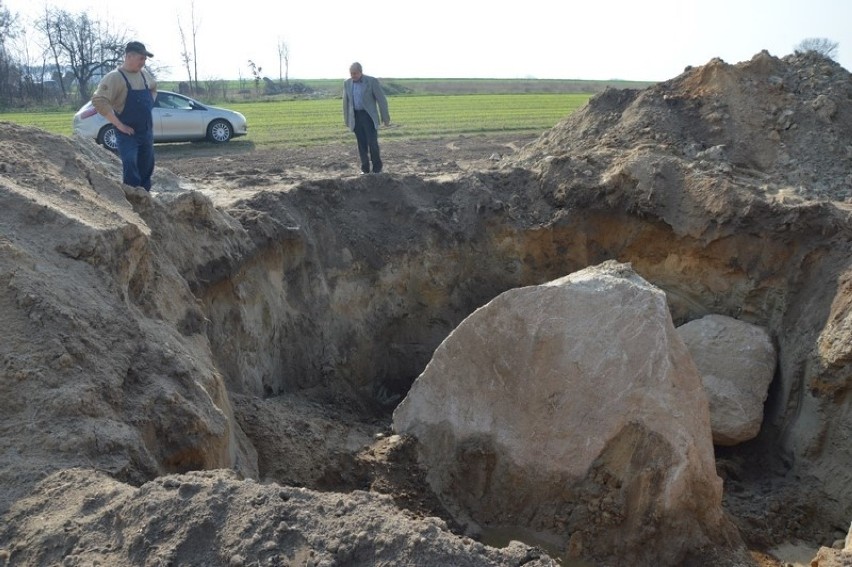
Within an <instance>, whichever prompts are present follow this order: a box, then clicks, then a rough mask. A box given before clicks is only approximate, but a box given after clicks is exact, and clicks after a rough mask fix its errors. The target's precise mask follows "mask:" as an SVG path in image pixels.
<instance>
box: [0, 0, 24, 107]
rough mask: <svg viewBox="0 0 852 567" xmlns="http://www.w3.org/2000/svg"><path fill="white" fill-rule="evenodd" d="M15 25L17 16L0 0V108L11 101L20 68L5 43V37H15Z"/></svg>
mask: <svg viewBox="0 0 852 567" xmlns="http://www.w3.org/2000/svg"><path fill="white" fill-rule="evenodd" d="M16 26H17V16H16V15H14V14H12V13H11V12H10V11H9V9H8V8H6V7H5V6H3V0H0V108H4V107H6V106H8V105H9V104H10V103H11V101H12V95H13V93H14V90H15V84H16V83H17V82H18V80H19V78H20V69H18V66H17V65H16V64H15V62H14V61H13V60H12V56H11V54H10V53H9V50H8V46H7V45H6V40H7V39H10V38H13V37H15V35H16V33H17V27H16Z"/></svg>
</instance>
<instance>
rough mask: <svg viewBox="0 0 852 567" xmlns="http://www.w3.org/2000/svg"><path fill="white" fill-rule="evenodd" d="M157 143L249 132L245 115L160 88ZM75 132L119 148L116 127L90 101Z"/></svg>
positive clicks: (214, 138) (77, 119)
mask: <svg viewBox="0 0 852 567" xmlns="http://www.w3.org/2000/svg"><path fill="white" fill-rule="evenodd" d="M152 114H153V119H154V141H155V142H192V141H197V140H209V141H211V142H213V143H217V144H221V143H224V142H227V141H228V140H230V139H231V138H234V137H236V136H245V135H246V134H248V126H247V125H246V117H245V116H243V115H242V114H241V113H239V112H235V111H233V110H228V109H226V108H219V107H217V106H208V105H206V104H201V103H200V102H198V101H197V100H195V99H191V98H189V97H188V96H184V95H182V94H178V93H173V92H171V91H158V92H157V100H156V101H154V110H153V112H152ZM73 126H74V133H75V134H77V135H80V136H85V137H87V138H94V139H95V140H96V141H97V143H99V144H101V145H103V146H104V147H106V148H108V149H110V150H112V151H118V142H117V139H116V137H117V135H118V134H117V131H116V129H115V126H113V125H112V124H110V123H109V122H107V120H106V118H104V117H103V116H101V115H100V114H98V112H97V111H96V110H95V107H94V106H92V103H91V102H87V103H86V104H85V105H84V106H83V108H81V109H80V110H78V111H77V113H76V114H75V115H74V122H73Z"/></svg>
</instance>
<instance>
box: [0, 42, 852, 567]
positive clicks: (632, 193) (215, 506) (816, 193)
mask: <svg viewBox="0 0 852 567" xmlns="http://www.w3.org/2000/svg"><path fill="white" fill-rule="evenodd" d="M527 142H529V143H527ZM525 143H526V145H524V144H525ZM516 148H522V149H521V150H520V151H518V152H517V153H513V151H514V149H516ZM383 150H385V152H384V153H385V156H386V158H387V162H388V171H389V172H390V173H389V174H386V175H383V176H371V177H369V178H366V179H365V178H359V176H357V175H355V173H357V172H356V170H355V169H354V164H355V163H356V160H355V159H354V142H353V144H352V147H348V146H347V147H326V148H316V149H303V150H293V151H286V152H281V151H269V152H249V153H247V154H228V153H227V152H223V150H222V149H221V148H219V149H217V148H208V147H203V146H201V147H199V146H189V145H176V146H167V147H162V148H160V149H159V150H158V164H159V167H158V169H157V171H156V173H155V183H156V185H155V192H154V194H153V195H148V194H144V193H142V192H139V191H136V190H133V189H130V188H124V187H122V186H121V185H120V184H119V183H117V182H116V179H119V178H120V175H119V174H118V169H117V161H116V159H115V157H114V156H112V155H111V154H108V153H106V152H103V151H102V150H101V149H99V148H97V147H95V146H94V145H93V144H91V142H87V141H83V140H70V139H67V138H62V137H57V136H50V135H47V134H45V133H43V132H40V131H38V130H34V129H27V128H20V127H15V126H13V125H7V124H4V125H3V128H2V129H0V283H2V285H0V310H2V313H3V326H2V328H0V370H2V373H1V374H0V433H2V435H0V455H3V458H2V459H0V513H2V514H3V520H2V521H0V565H4V566H5V565H39V564H43V563H54V562H55V563H59V562H65V563H67V564H70V565H73V564H84V563H87V562H95V561H99V562H101V563H113V564H120V563H127V564H132V563H134V562H142V561H144V560H145V558H150V559H151V561H152V562H153V561H161V562H163V563H165V562H169V561H171V562H173V563H174V564H202V563H203V564H212V565H218V564H221V565H228V564H231V565H241V564H245V565H251V564H258V563H259V562H261V561H265V562H266V564H285V563H287V562H290V563H292V562H294V561H295V562H300V563H306V564H314V565H319V564H328V565H332V564H340V563H347V562H349V563H352V562H361V563H367V564H369V563H376V564H378V563H381V562H382V561H386V562H398V563H404V562H406V561H408V562H410V563H415V564H418V565H430V564H435V565H438V564H457V565H519V564H531V565H534V564H536V562H537V561H540V562H541V563H540V564H547V562H549V561H551V560H550V559H548V558H546V557H544V556H543V555H542V554H541V553H540V552H539V551H536V550H535V549H534V548H532V547H529V546H525V545H520V544H513V545H512V546H510V547H508V548H506V549H503V550H496V549H493V548H490V547H488V546H484V545H481V544H480V543H477V542H474V541H472V540H470V539H465V538H464V537H463V536H461V535H459V534H461V533H464V531H465V530H467V533H468V535H470V536H476V537H479V536H480V534H479V533H478V532H477V530H476V529H475V528H474V527H472V526H465V525H460V524H457V523H455V522H454V520H453V519H452V518H450V517H448V516H447V515H446V512H445V510H444V507H443V506H442V504H441V503H440V502H439V501H437V499H436V498H435V496H434V495H433V494H431V492H429V491H428V490H427V489H426V488H425V484H424V483H423V482H422V473H423V471H422V470H420V469H419V468H418V466H417V463H416V453H417V451H416V447H412V446H411V445H410V444H409V441H406V440H402V439H398V438H394V437H392V436H389V431H388V425H389V411H390V410H392V409H393V407H394V406H395V404H396V403H398V402H399V400H400V399H401V397H402V396H404V395H405V392H406V388H407V387H408V386H410V384H411V383H412V382H413V380H414V379H415V378H416V376H417V375H418V374H419V372H420V371H422V369H423V368H424V367H425V365H426V363H427V362H428V360H429V358H430V356H431V353H432V352H433V351H434V349H435V348H436V347H437V345H438V344H439V343H440V342H441V341H442V340H443V338H444V337H446V336H447V335H448V334H449V333H450V332H451V331H452V330H453V329H454V328H455V327H456V325H457V324H458V323H459V322H460V321H461V320H463V319H464V317H466V316H467V315H468V314H470V313H471V312H472V311H473V310H474V309H476V308H477V307H479V306H481V305H484V304H485V303H487V301H489V300H490V299H492V298H493V297H495V296H497V295H498V294H499V293H501V292H503V291H505V290H507V289H511V288H514V287H519V286H524V285H530V284H537V283H543V282H547V281H550V280H553V279H556V278H558V277H562V276H564V275H566V274H569V273H572V272H575V271H577V270H579V269H581V268H583V267H586V266H589V265H594V264H599V263H601V262H603V261H606V260H610V259H615V260H618V261H621V262H630V263H631V264H632V266H633V268H634V269H635V270H636V272H637V273H639V274H640V275H641V276H642V277H643V278H645V279H646V280H647V281H649V282H651V283H653V284H654V285H656V286H658V287H660V288H661V289H663V290H665V292H666V295H667V300H668V302H669V309H670V311H671V313H672V315H673V318H674V319H675V321H676V323H677V324H680V323H684V322H686V321H689V320H692V319H696V318H699V317H702V316H704V315H707V314H710V313H718V314H722V315H727V316H730V317H735V318H737V319H741V320H744V321H747V322H750V323H754V324H757V325H760V326H762V327H765V328H767V329H769V332H770V334H771V335H772V337H773V341H775V342H776V343H777V346H778V352H779V364H778V371H777V373H776V377H775V379H774V381H773V384H772V386H771V389H770V396H769V399H768V401H767V404H766V408H765V409H766V411H765V420H764V424H763V427H762V428H761V433H760V435H759V436H758V438H757V439H755V440H754V441H752V442H749V443H747V444H745V445H743V446H738V447H733V448H726V449H724V450H719V449H717V468H718V471H719V474H720V475H721V476H722V477H723V478H724V480H725V496H724V498H725V505H726V507H727V510H728V511H729V512H730V513H731V515H732V517H733V519H734V520H735V521H736V523H737V525H738V526H739V528H740V530H741V531H742V532H743V535H744V537H745V539H746V540H747V541H748V542H749V543H750V544H751V545H752V546H753V547H757V548H761V549H770V548H772V547H773V546H775V545H777V544H779V543H782V542H785V541H791V540H797V541H804V542H806V543H808V544H810V545H812V547H814V548H816V547H818V546H819V545H826V544H827V545H830V544H831V543H832V542H833V541H834V540H835V539H840V538H842V537H843V536H844V535H845V533H846V530H847V527H848V523H849V519H850V517H852V497H850V493H849V487H850V486H852V472H850V471H852V443H850V442H849V441H850V439H849V433H848V432H849V431H852V412H849V411H848V407H849V399H850V396H849V390H850V375H852V374H851V373H852V370H850V369H852V340H850V333H851V332H852V252H850V251H852V219H850V215H851V214H852V213H850V211H852V201H850V199H852V192H850V191H852V180H850V178H849V176H850V173H849V164H850V159H852V81H850V76H849V73H848V72H847V71H846V70H844V69H842V68H841V67H839V66H837V65H836V64H834V63H833V62H831V61H829V60H827V59H824V58H820V57H818V56H815V55H812V54H806V55H795V56H790V57H786V58H784V59H777V58H774V57H771V56H769V55H768V54H766V53H761V54H758V55H756V56H755V57H754V58H753V59H752V60H751V61H748V62H745V63H741V64H737V65H728V64H725V63H724V62H721V61H716V60H714V61H711V62H710V63H708V64H707V65H705V66H702V67H698V68H694V69H688V70H687V71H685V72H684V73H683V74H682V75H680V76H678V77H676V78H674V79H672V80H671V81H667V82H665V83H660V84H658V85H655V86H654V87H651V88H649V89H646V90H643V91H607V92H605V93H603V94H601V95H598V96H596V97H595V98H593V99H592V100H591V101H590V103H589V104H588V105H587V107H585V108H584V109H581V110H580V111H578V112H576V113H575V114H573V115H571V116H570V117H568V118H566V120H565V121H563V122H562V123H560V124H559V125H557V126H556V127H555V128H554V129H552V130H551V131H549V132H547V133H546V134H545V135H543V136H542V137H541V138H539V139H537V140H533V141H531V140H517V139H512V138H507V137H501V138H499V139H483V138H476V137H468V138H459V139H454V140H440V141H437V140H435V141H417V142H399V143H395V142H393V141H390V140H389V141H388V142H386V143H385V144H384V146H383ZM502 156H505V157H502ZM501 157H502V159H500V158H501ZM350 171H351V173H352V175H349V173H350ZM201 469H217V470H208V471H207V472H197V471H200V470H201ZM219 469H221V470H219ZM224 469H228V470H230V471H236V472H227V471H226V470H224ZM251 479H254V480H251ZM297 487H298V488H297ZM381 494H385V495H386V496H381ZM509 497H510V496H509ZM434 517H441V520H435V519H434ZM210 534H214V535H212V536H211V535H210ZM198 542H204V543H205V544H207V545H206V546H205V547H204V548H203V549H201V548H199V546H198ZM561 551H564V550H556V553H560V552H561ZM712 553H713V552H712V550H710V551H708V557H711V556H712ZM708 557H704V558H703V559H704V560H705V561H704V563H703V564H712V561H709V559H708ZM761 557H763V556H761ZM196 558H201V559H198V562H197V563H193V562H195V561H196ZM309 559H310V561H309ZM302 560H304V561H302ZM766 561H770V559H766ZM276 562H277V563H276ZM696 564H702V563H700V562H699V563H696Z"/></svg>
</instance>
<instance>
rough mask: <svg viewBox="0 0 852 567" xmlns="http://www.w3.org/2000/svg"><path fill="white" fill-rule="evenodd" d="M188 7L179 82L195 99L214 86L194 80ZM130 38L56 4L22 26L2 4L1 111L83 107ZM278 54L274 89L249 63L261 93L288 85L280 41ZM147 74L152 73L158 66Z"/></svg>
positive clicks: (193, 32)
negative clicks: (183, 77)
mask: <svg viewBox="0 0 852 567" xmlns="http://www.w3.org/2000/svg"><path fill="white" fill-rule="evenodd" d="M189 5H190V10H191V11H190V19H189V22H188V25H184V23H183V22H181V21H180V19H178V31H179V33H180V39H181V42H182V46H183V48H182V50H181V54H180V55H181V57H180V58H181V64H182V66H183V67H184V69H185V71H186V73H187V80H186V81H181V82H180V85H179V87H180V90H181V92H184V93H185V94H190V95H193V94H197V93H200V92H202V91H208V90H212V88H214V87H216V86H217V85H211V84H209V82H207V83H206V84H204V85H202V84H201V83H199V81H198V66H197V56H196V39H197V34H198V25H197V22H196V18H195V2H194V0H189ZM129 40H130V38H129V37H128V36H127V34H126V33H125V32H123V31H118V30H115V29H113V27H112V26H110V25H109V24H108V23H104V22H103V21H101V20H98V19H95V18H92V17H91V16H90V15H89V14H87V13H86V12H81V13H73V12H69V11H68V10H65V9H63V8H60V7H56V6H45V7H44V10H43V12H42V13H41V14H40V15H39V16H38V17H37V18H34V21H32V22H26V23H24V22H22V21H20V18H19V16H18V15H17V14H14V13H12V12H11V11H10V10H9V9H8V7H7V6H5V5H4V3H3V0H0V111H3V110H6V109H11V108H26V107H34V106H35V107H37V106H46V105H50V106H53V105H57V104H60V105H61V104H71V103H75V102H76V103H78V104H83V103H84V102H85V101H87V100H89V98H90V97H91V95H92V92H93V90H94V89H95V88H96V86H97V83H98V81H99V80H100V78H101V77H102V76H103V75H105V74H106V73H107V72H109V71H111V70H112V69H114V68H116V67H117V66H119V65H120V64H121V63H122V62H123V61H124V47H125V46H126V45H127V42H128V41H129ZM278 56H279V74H280V75H281V77H280V79H279V81H278V83H279V84H277V85H275V84H274V83H273V82H272V81H271V80H270V79H268V78H267V77H262V76H261V75H260V74H259V73H260V71H261V68H260V67H257V66H255V65H254V63H252V62H251V61H249V64H250V66H251V68H252V70H253V72H255V73H256V77H255V79H256V80H255V83H256V87H259V86H260V81H261V80H262V81H264V82H265V83H266V84H264V92H268V91H270V90H271V89H272V90H277V91H279V92H280V91H281V90H282V89H287V88H288V87H290V82H289V77H288V68H289V61H290V51H289V48H288V46H287V44H286V43H285V42H284V41H282V40H279V42H278ZM151 70H152V71H153V72H154V73H155V74H156V67H154V68H152V69H151ZM270 85H271V86H270ZM273 87H274V89H273ZM258 90H259V89H258Z"/></svg>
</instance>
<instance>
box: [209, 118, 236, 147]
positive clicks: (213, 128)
mask: <svg viewBox="0 0 852 567" xmlns="http://www.w3.org/2000/svg"><path fill="white" fill-rule="evenodd" d="M233 135H234V131H233V129H231V125H230V124H229V123H228V121H227V120H221V119H218V120H214V121H213V122H211V123H210V126H208V127H207V139H208V140H210V141H211V142H213V143H214V144H221V143H223V142H227V141H228V140H230V139H231V138H232V137H233Z"/></svg>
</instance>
